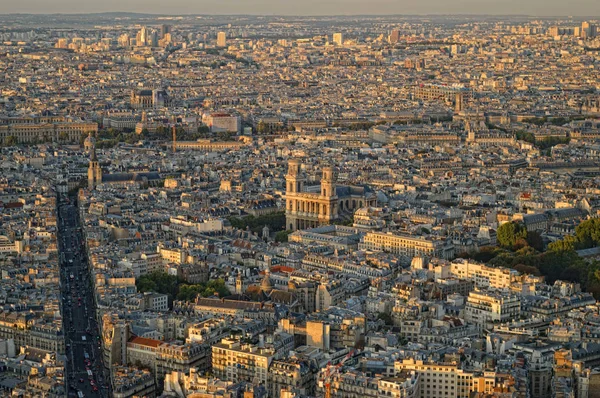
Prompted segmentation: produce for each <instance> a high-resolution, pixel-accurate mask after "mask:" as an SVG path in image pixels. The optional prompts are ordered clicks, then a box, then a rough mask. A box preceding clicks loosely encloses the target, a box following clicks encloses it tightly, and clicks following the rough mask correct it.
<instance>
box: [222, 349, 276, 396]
mask: <svg viewBox="0 0 600 398" xmlns="http://www.w3.org/2000/svg"><path fill="white" fill-rule="evenodd" d="M274 355H275V352H274V351H273V349H271V348H259V347H257V346H256V345H251V344H243V343H241V342H240V341H239V340H235V339H231V338H226V339H223V340H221V342H220V343H218V344H215V345H214V346H213V347H212V367H213V373H214V374H215V376H216V377H218V378H219V379H222V380H229V381H233V382H235V383H237V382H240V381H246V380H251V381H252V380H254V381H255V382H256V383H255V384H259V383H262V384H263V386H265V387H266V386H267V383H268V371H269V366H270V365H271V362H272V361H273V357H274Z"/></svg>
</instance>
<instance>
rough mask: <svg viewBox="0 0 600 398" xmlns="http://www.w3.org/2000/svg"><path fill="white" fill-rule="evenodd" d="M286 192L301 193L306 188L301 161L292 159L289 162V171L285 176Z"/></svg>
mask: <svg viewBox="0 0 600 398" xmlns="http://www.w3.org/2000/svg"><path fill="white" fill-rule="evenodd" d="M285 181H286V185H287V188H286V194H290V193H300V192H302V191H303V190H304V178H302V175H301V174H300V161H299V160H297V159H292V160H290V161H289V162H288V173H287V176H286V177H285Z"/></svg>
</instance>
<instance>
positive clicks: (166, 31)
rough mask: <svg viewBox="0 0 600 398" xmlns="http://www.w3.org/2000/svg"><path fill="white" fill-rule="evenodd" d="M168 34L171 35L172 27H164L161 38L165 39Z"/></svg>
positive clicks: (162, 27)
mask: <svg viewBox="0 0 600 398" xmlns="http://www.w3.org/2000/svg"><path fill="white" fill-rule="evenodd" d="M167 33H171V25H162V26H161V27H160V38H161V39H164V38H165V35H166V34H167Z"/></svg>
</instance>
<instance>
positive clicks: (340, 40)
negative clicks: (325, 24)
mask: <svg viewBox="0 0 600 398" xmlns="http://www.w3.org/2000/svg"><path fill="white" fill-rule="evenodd" d="M333 42H334V43H335V44H337V45H338V46H342V45H344V34H343V33H334V34H333Z"/></svg>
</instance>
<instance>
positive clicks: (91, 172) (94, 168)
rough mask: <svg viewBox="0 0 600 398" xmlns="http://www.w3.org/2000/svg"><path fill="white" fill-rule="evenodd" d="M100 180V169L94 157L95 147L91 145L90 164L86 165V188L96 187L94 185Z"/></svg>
mask: <svg viewBox="0 0 600 398" xmlns="http://www.w3.org/2000/svg"><path fill="white" fill-rule="evenodd" d="M101 182H102V169H101V168H100V163H99V162H98V158H97V157H96V147H95V146H94V147H92V153H91V157H90V165H89V166H88V188H89V189H90V190H91V189H96V186H98V184H100V183H101Z"/></svg>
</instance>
